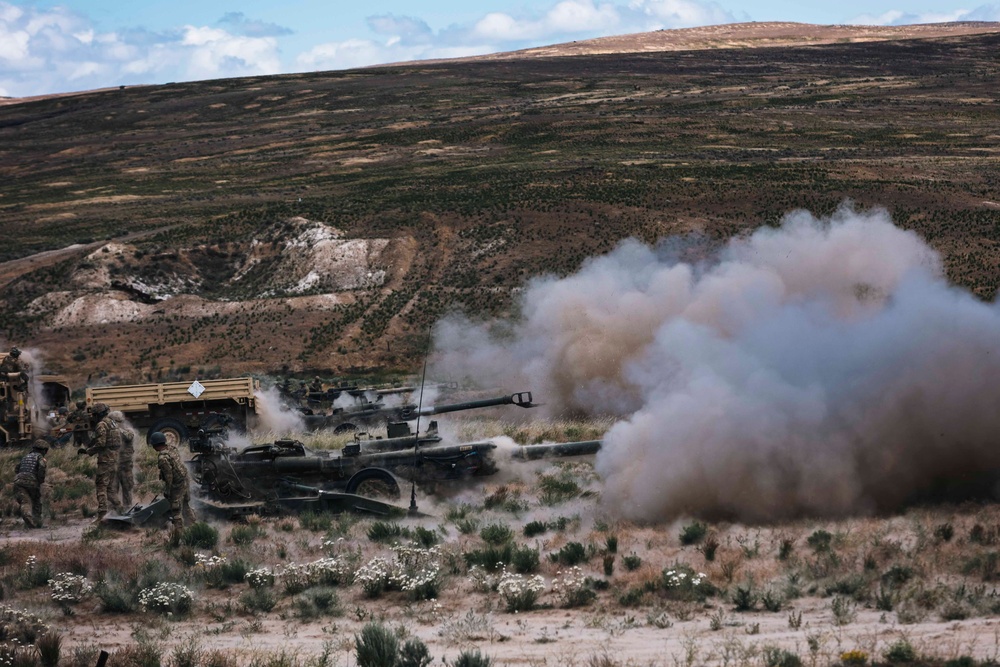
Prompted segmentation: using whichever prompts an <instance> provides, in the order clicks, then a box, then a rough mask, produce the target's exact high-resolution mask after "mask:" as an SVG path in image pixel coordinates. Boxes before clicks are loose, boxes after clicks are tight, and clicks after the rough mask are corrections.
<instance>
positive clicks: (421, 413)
mask: <svg viewBox="0 0 1000 667" xmlns="http://www.w3.org/2000/svg"><path fill="white" fill-rule="evenodd" d="M500 405H516V406H518V407H521V408H532V407H535V404H534V403H532V402H531V392H530V391H521V392H518V393H516V394H510V395H508V396H499V397H496V398H486V399H480V400H475V401H463V402H461V403H451V404H446V405H438V406H433V407H424V408H421V407H418V406H417V405H414V404H413V403H406V404H404V405H397V406H390V405H386V404H385V403H384V402H383V401H382V400H381V397H379V400H375V401H369V400H367V399H364V397H362V401H361V402H359V403H357V404H356V405H354V406H351V407H348V408H335V409H334V410H333V412H331V413H330V414H328V415H315V414H305V415H304V416H303V418H304V419H305V423H306V428H308V429H309V430H310V431H316V430H320V429H333V432H334V433H346V432H348V431H356V430H358V429H359V428H361V427H365V428H370V427H372V426H379V425H381V424H387V423H391V422H400V421H410V420H413V419H416V418H417V417H429V416H432V415H440V414H445V413H447V412H459V411H462V410H476V409H479V408H491V407H495V406H500Z"/></svg>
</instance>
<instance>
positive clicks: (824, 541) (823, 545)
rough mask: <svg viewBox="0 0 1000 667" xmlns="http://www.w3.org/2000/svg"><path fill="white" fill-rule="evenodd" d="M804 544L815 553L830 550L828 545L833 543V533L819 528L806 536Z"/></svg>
mask: <svg viewBox="0 0 1000 667" xmlns="http://www.w3.org/2000/svg"><path fill="white" fill-rule="evenodd" d="M806 544H808V545H809V547H810V548H811V549H812V550H813V551H814V552H816V553H823V552H826V551H830V545H831V544H833V535H831V534H830V533H829V532H827V531H825V530H822V529H820V530H817V531H814V532H813V534H812V535H810V536H809V537H807V538H806Z"/></svg>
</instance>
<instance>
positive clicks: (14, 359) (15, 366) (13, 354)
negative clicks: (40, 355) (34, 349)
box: [0, 347, 28, 373]
mask: <svg viewBox="0 0 1000 667" xmlns="http://www.w3.org/2000/svg"><path fill="white" fill-rule="evenodd" d="M27 372H28V364H26V363H24V360H23V359H21V350H19V349H17V348H16V347H12V348H10V354H8V355H7V356H6V357H4V359H3V361H0V373H27Z"/></svg>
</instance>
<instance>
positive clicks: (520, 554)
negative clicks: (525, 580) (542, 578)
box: [510, 546, 539, 574]
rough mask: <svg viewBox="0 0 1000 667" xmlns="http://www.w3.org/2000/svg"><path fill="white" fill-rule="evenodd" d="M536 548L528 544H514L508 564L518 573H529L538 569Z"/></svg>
mask: <svg viewBox="0 0 1000 667" xmlns="http://www.w3.org/2000/svg"><path fill="white" fill-rule="evenodd" d="M538 565H539V555H538V549H532V548H531V547H529V546H516V547H514V550H513V551H512V552H511V554H510V566H511V568H513V570H514V571H515V572H517V573H519V574H529V573H531V572H534V571H535V570H537V569H538Z"/></svg>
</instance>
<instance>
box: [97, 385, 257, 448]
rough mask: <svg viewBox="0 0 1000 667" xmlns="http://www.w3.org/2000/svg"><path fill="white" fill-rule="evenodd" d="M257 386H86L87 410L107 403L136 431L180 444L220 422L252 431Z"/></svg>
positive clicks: (255, 414)
mask: <svg viewBox="0 0 1000 667" xmlns="http://www.w3.org/2000/svg"><path fill="white" fill-rule="evenodd" d="M258 391H260V382H259V381H258V380H255V379H253V378H249V377H243V378H224V379H219V380H195V381H194V382H164V383H160V384H133V385H122V386H118V387H88V388H87V406H88V407H93V406H94V404H95V403H105V404H107V405H108V407H109V408H111V409H112V410H121V411H122V412H123V413H125V416H126V418H128V420H129V421H130V422H131V423H132V425H133V426H135V427H137V428H145V429H148V430H147V432H146V438H147V441H148V439H149V434H151V433H154V432H156V431H159V432H161V433H163V435H165V436H166V437H167V442H168V443H170V444H173V445H180V444H181V443H184V442H186V441H187V439H188V436H189V435H190V434H192V433H197V431H198V429H200V428H211V426H212V424H214V423H215V422H218V421H220V420H221V421H224V422H227V423H230V424H232V425H233V426H235V427H237V428H240V429H243V430H246V429H248V428H253V427H254V426H256V422H257V397H256V393H257V392H258Z"/></svg>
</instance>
